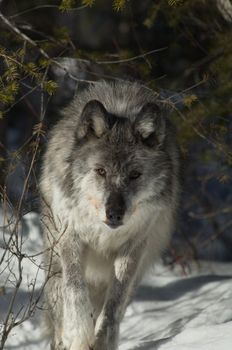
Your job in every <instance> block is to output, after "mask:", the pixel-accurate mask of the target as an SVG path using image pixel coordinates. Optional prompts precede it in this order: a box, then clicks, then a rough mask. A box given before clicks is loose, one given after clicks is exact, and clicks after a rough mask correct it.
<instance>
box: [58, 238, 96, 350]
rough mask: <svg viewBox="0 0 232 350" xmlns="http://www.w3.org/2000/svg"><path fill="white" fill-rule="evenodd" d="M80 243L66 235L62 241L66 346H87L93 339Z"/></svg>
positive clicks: (76, 349) (71, 349) (73, 349)
mask: <svg viewBox="0 0 232 350" xmlns="http://www.w3.org/2000/svg"><path fill="white" fill-rule="evenodd" d="M82 248H83V247H81V245H80V246H77V244H75V240H72V238H71V237H70V238H69V239H68V240H67V239H66V240H65V241H64V242H62V245H61V260H62V278H63V332H62V341H63V344H64V346H65V348H66V349H67V350H91V349H92V348H93V345H94V342H95V335H94V321H93V308H92V305H91V303H90V299H89V292H88V289H87V287H86V285H85V282H84V278H83V271H82V270H83V267H82V263H81V255H82Z"/></svg>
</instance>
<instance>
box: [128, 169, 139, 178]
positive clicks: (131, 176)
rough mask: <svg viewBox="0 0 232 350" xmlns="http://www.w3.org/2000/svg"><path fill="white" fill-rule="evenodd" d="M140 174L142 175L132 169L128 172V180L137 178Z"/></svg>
mask: <svg viewBox="0 0 232 350" xmlns="http://www.w3.org/2000/svg"><path fill="white" fill-rule="evenodd" d="M141 175H142V173H140V172H139V171H137V170H133V171H131V172H130V174H129V179H130V180H136V179H138V178H139V177H140V176H141Z"/></svg>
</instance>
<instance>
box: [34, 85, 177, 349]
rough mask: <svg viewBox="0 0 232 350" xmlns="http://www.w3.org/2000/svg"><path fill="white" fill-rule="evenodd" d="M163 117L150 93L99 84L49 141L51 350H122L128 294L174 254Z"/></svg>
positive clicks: (172, 176) (171, 144)
mask: <svg viewBox="0 0 232 350" xmlns="http://www.w3.org/2000/svg"><path fill="white" fill-rule="evenodd" d="M165 114H166V112H165V110H163V108H162V106H161V104H160V103H158V101H157V98H156V97H155V95H154V94H153V93H152V92H151V91H150V90H148V89H146V88H145V87H143V86H141V85H139V84H137V83H121V82H119V83H109V82H104V81H102V82H98V83H96V84H93V85H92V86H90V87H89V88H88V89H86V90H85V91H83V92H81V93H80V94H79V95H78V96H76V97H75V98H74V99H73V101H72V102H71V104H70V105H69V106H68V107H67V108H65V110H64V111H63V118H62V119H61V120H60V121H59V122H58V123H57V125H56V126H55V127H54V129H53V130H52V132H51V135H50V138H49V142H48V147H47V151H46V153H45V156H44V163H43V170H42V176H41V184H40V187H41V195H42V221H43V230H44V241H45V247H46V249H45V250H46V262H47V266H48V270H49V273H50V278H49V280H48V282H47V285H46V288H45V300H46V304H47V307H46V310H47V320H48V322H49V324H50V328H51V335H52V345H51V348H52V349H56V350H57V349H65V350H90V349H93V350H116V349H117V346H118V338H119V325H120V322H121V320H122V318H123V315H124V313H125V310H126V307H127V305H128V302H129V301H130V298H131V295H132V294H133V292H134V290H135V288H136V286H137V285H138V283H139V282H140V280H141V278H142V276H143V274H144V273H145V271H147V270H148V268H149V267H150V266H151V264H152V263H153V261H154V260H155V259H156V258H158V257H159V256H160V254H161V252H162V251H163V250H164V249H165V248H166V247H167V245H168V242H169V239H170V235H171V232H172V231H173V228H174V225H175V217H176V211H177V207H178V198H179V175H178V173H179V154H178V148H177V146H176V141H175V132H174V130H173V127H172V125H171V123H170V121H169V120H168V118H167V117H166V115H165Z"/></svg>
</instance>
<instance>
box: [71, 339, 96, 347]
mask: <svg viewBox="0 0 232 350" xmlns="http://www.w3.org/2000/svg"><path fill="white" fill-rule="evenodd" d="M70 350H93V341H92V342H91V344H89V341H88V342H81V341H80V338H79V337H76V338H74V340H73V341H72V345H71V347H70Z"/></svg>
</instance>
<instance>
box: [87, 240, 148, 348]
mask: <svg viewBox="0 0 232 350" xmlns="http://www.w3.org/2000/svg"><path fill="white" fill-rule="evenodd" d="M144 245H145V242H142V243H140V246H133V245H132V244H130V243H128V244H126V245H125V246H124V247H123V248H122V249H121V250H120V252H119V253H118V255H117V257H116V259H115V262H114V275H113V276H112V281H111V284H110V286H109V288H108V290H107V296H106V300H105V303H104V306H103V309H102V311H101V313H100V315H99V317H98V319H97V323H96V326H95V334H96V342H95V346H94V350H116V349H117V347H118V337H119V325H120V322H121V320H122V318H123V316H124V313H125V310H126V307H127V304H128V302H129V299H130V296H131V294H132V293H133V290H134V288H135V285H136V280H137V275H138V274H137V273H138V270H139V268H140V266H141V264H142V261H143V253H144Z"/></svg>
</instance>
